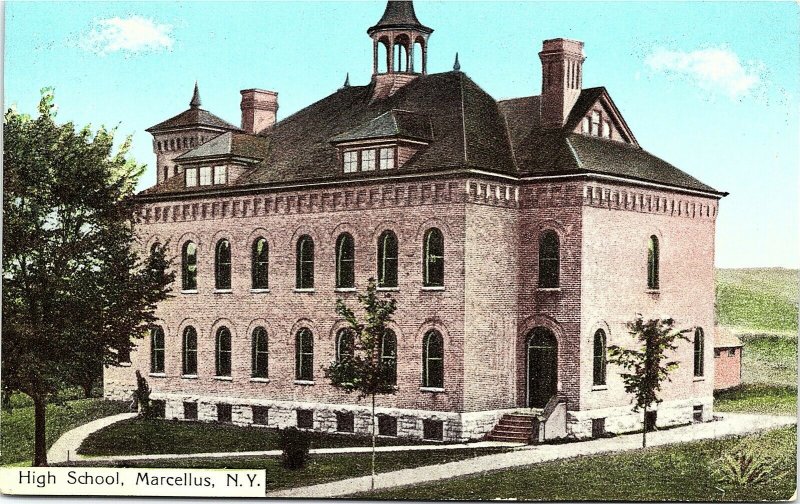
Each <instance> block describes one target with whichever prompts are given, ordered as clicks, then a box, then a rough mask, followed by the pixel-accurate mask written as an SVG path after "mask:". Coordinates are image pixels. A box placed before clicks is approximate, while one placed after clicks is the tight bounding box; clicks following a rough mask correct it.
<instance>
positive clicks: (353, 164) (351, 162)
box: [344, 151, 358, 173]
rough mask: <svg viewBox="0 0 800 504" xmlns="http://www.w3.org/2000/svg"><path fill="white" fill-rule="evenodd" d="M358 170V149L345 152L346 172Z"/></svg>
mask: <svg viewBox="0 0 800 504" xmlns="http://www.w3.org/2000/svg"><path fill="white" fill-rule="evenodd" d="M356 171H358V151H347V152H345V153H344V172H345V173H354V172H356Z"/></svg>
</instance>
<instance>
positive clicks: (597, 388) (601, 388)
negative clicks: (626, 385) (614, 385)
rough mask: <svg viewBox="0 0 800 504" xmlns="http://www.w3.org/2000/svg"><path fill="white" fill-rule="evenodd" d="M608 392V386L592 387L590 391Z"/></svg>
mask: <svg viewBox="0 0 800 504" xmlns="http://www.w3.org/2000/svg"><path fill="white" fill-rule="evenodd" d="M597 390H608V385H592V391H593V392H594V391H597Z"/></svg>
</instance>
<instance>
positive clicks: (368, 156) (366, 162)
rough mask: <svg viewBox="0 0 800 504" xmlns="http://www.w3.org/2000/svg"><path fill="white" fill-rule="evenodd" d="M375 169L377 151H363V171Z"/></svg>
mask: <svg viewBox="0 0 800 504" xmlns="http://www.w3.org/2000/svg"><path fill="white" fill-rule="evenodd" d="M374 169H375V151H374V150H373V149H367V150H362V151H361V171H372V170H374Z"/></svg>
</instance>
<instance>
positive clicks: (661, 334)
mask: <svg viewBox="0 0 800 504" xmlns="http://www.w3.org/2000/svg"><path fill="white" fill-rule="evenodd" d="M626 325H627V326H628V332H629V333H630V334H631V336H633V337H634V338H635V339H636V340H637V341H638V342H639V343H640V344H641V347H640V348H638V349H628V348H622V347H619V346H617V345H612V346H610V347H608V355H609V359H608V362H609V363H611V364H616V365H618V366H620V367H621V368H623V369H625V370H626V372H623V373H620V376H621V377H622V382H623V383H624V385H625V392H627V393H629V394H633V396H634V399H635V404H634V406H633V411H636V412H638V411H644V418H645V423H644V428H643V429H642V447H643V448H644V447H646V446H647V410H648V408H650V407H651V406H653V405H654V404H658V403H660V402H661V401H662V399H661V398H659V397H658V394H659V392H661V384H662V383H663V382H664V381H665V380H667V381H669V380H670V378H669V375H670V373H671V372H672V371H674V370H675V369H677V368H678V363H677V362H676V361H668V360H667V351H672V352H674V351H675V350H676V349H677V348H678V346H677V345H676V341H677V340H679V339H682V340H685V341H688V340H689V339H688V338H687V337H686V336H685V333H687V332H689V331H690V329H683V330H677V329H675V321H674V320H673V319H671V318H666V319H651V320H648V321H646V322H645V321H644V320H643V319H642V316H641V315H637V317H636V319H635V320H633V321H632V322H628V323H627V324H626Z"/></svg>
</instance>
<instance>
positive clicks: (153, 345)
mask: <svg viewBox="0 0 800 504" xmlns="http://www.w3.org/2000/svg"><path fill="white" fill-rule="evenodd" d="M150 372H151V373H163V372H164V329H163V328H161V327H160V326H159V327H154V328H153V329H152V330H151V331H150Z"/></svg>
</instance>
